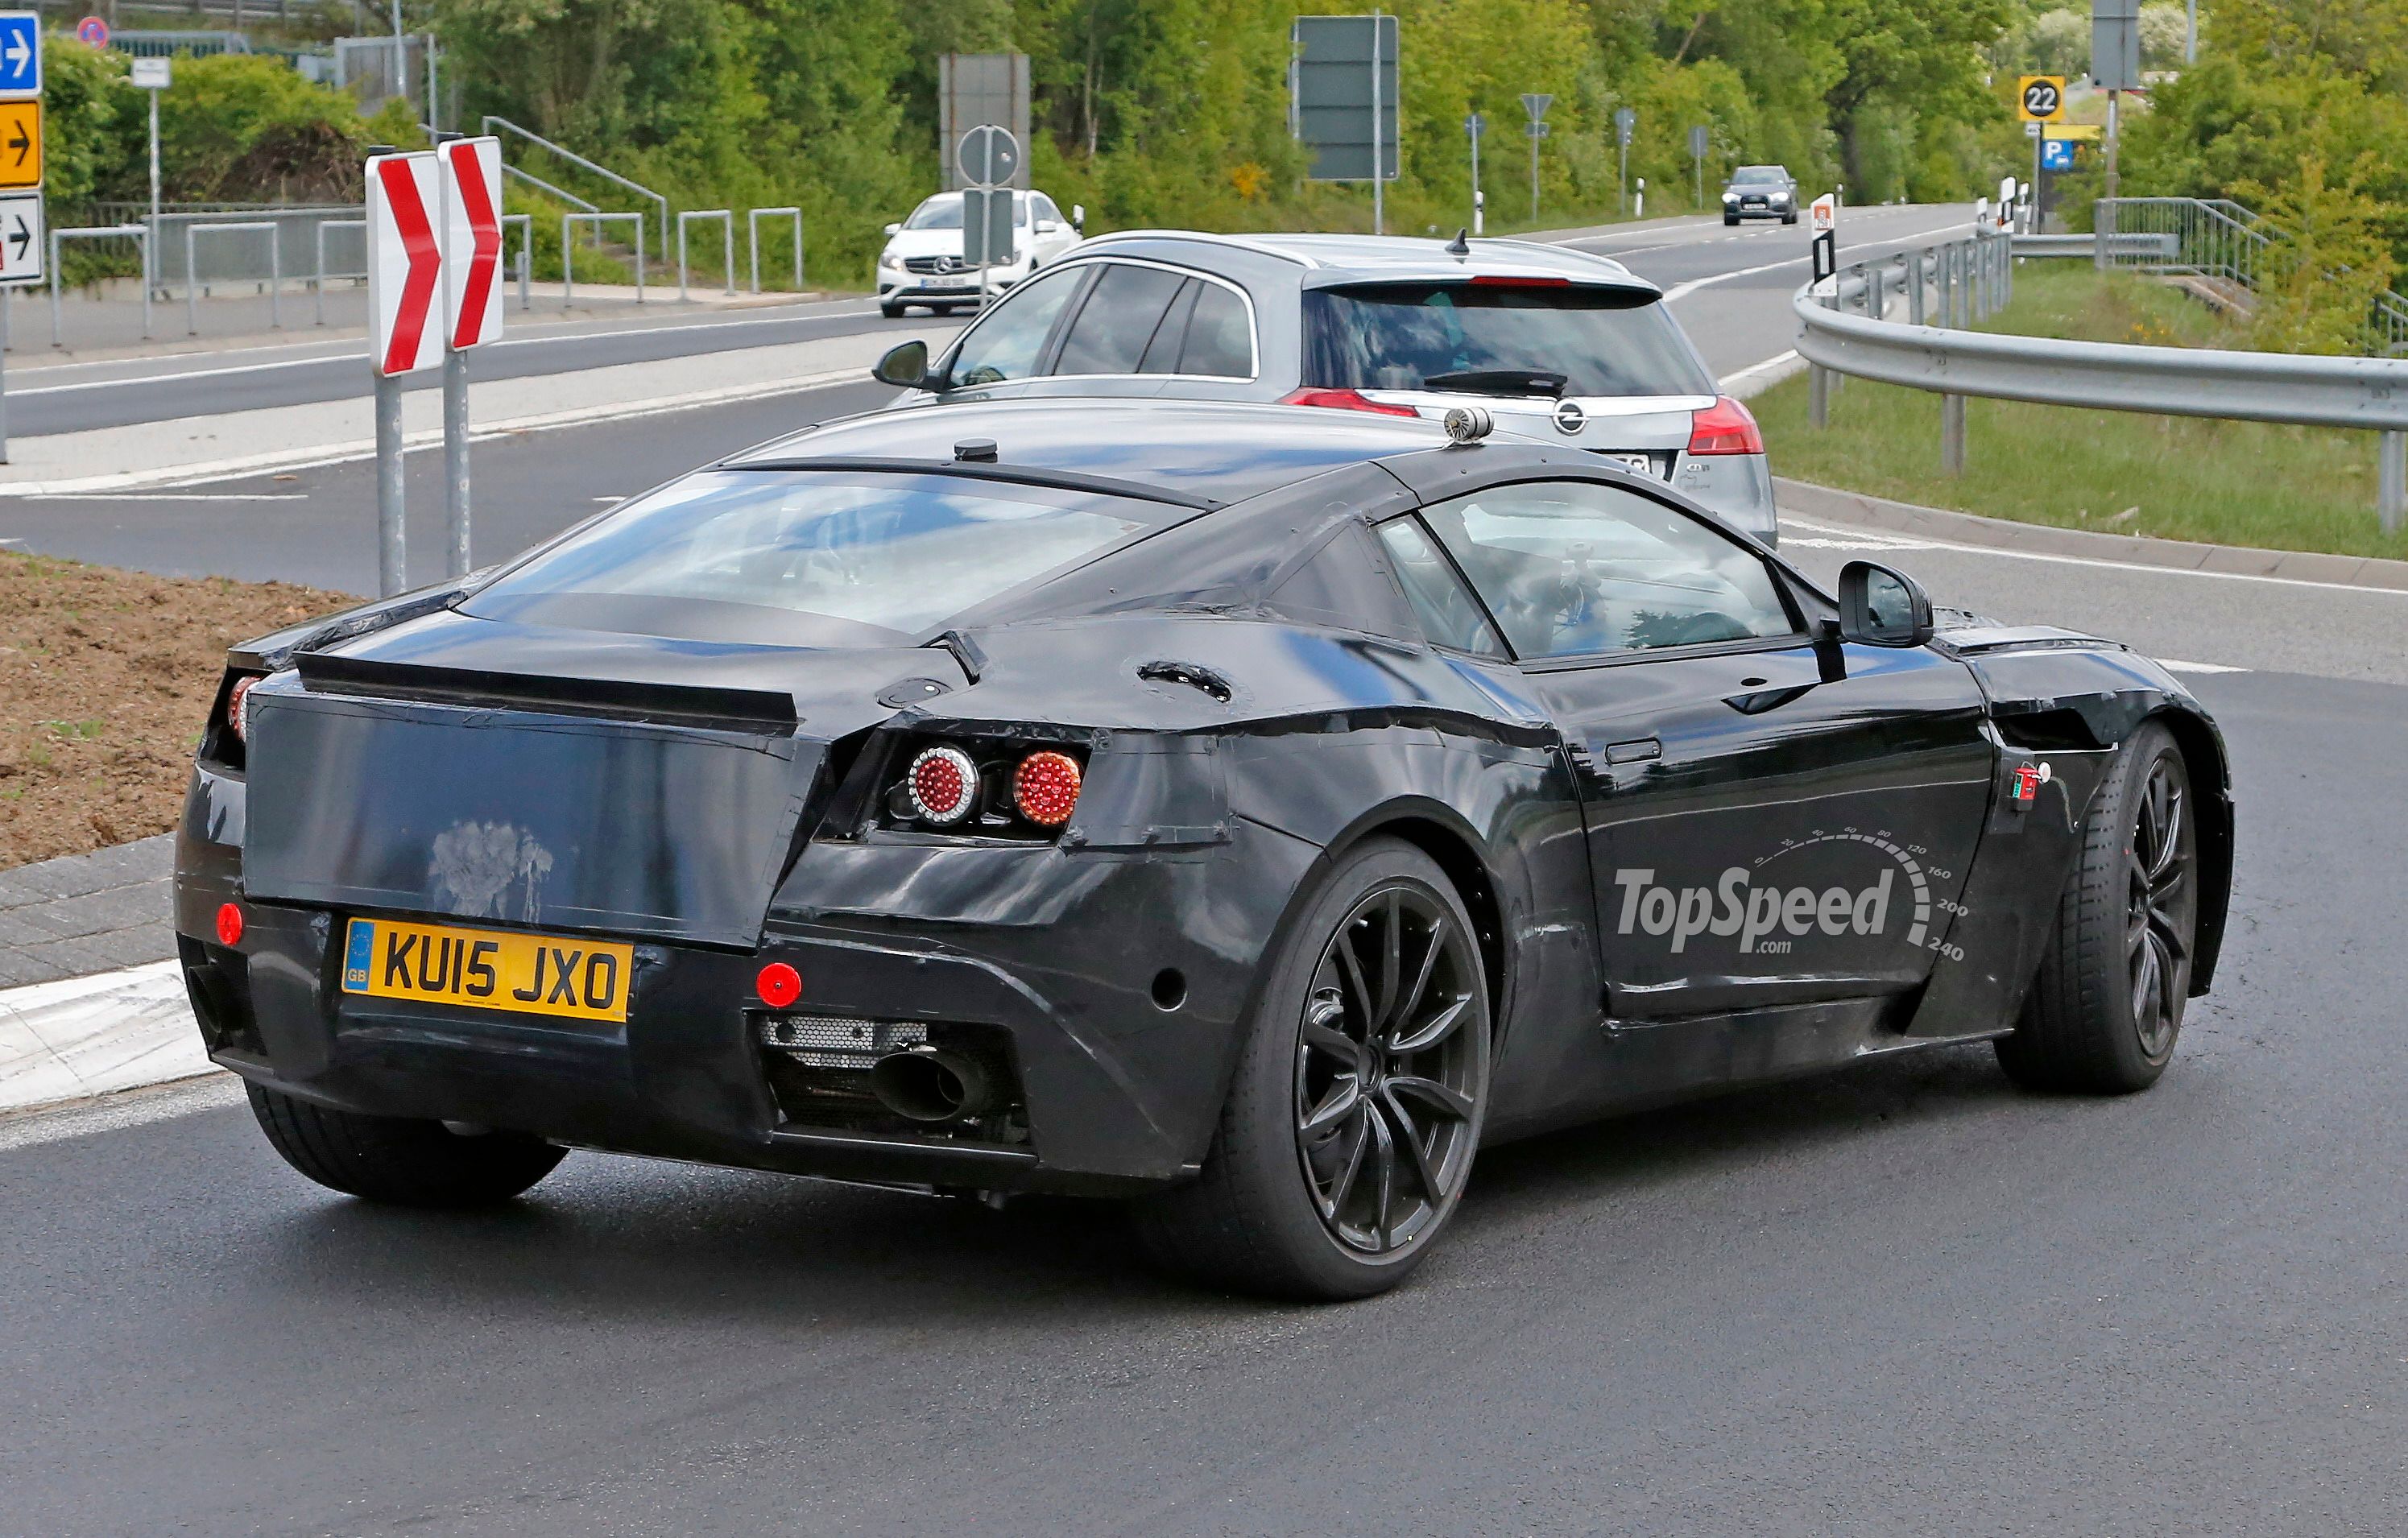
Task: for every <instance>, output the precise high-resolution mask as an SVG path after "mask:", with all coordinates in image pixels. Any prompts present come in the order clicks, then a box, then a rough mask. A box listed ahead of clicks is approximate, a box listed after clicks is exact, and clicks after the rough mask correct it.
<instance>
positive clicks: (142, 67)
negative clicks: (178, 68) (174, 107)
mask: <svg viewBox="0 0 2408 1538" xmlns="http://www.w3.org/2000/svg"><path fill="white" fill-rule="evenodd" d="M174 63H175V61H173V60H171V59H136V60H135V61H134V83H135V84H136V85H137V86H139V87H141V88H142V89H143V90H145V91H165V90H166V89H167V82H168V80H169V79H170V78H172V77H173V67H172V66H173V64H174Z"/></svg>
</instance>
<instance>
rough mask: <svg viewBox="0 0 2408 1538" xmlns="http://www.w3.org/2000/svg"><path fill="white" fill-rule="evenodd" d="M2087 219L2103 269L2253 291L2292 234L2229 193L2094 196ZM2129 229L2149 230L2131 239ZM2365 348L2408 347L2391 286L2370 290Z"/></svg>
mask: <svg viewBox="0 0 2408 1538" xmlns="http://www.w3.org/2000/svg"><path fill="white" fill-rule="evenodd" d="M2092 222H2093V223H2095V224H2096V225H2097V226H2098V228H2099V232H2100V235H2102V236H2104V237H2105V238H2103V239H2101V240H2100V241H2099V243H2098V245H2097V247H2096V249H2095V253H2094V257H2093V260H2095V261H2096V262H2097V263H2098V264H2099V266H2100V269H2101V270H2102V271H2103V270H2105V269H2106V268H2109V267H2120V268H2124V269H2127V270H2129V271H2133V272H2149V273H2168V274H2186V275H2189V276H2192V277H2198V278H2214V279H2218V280H2221V281H2224V282H2228V283H2236V284H2238V285H2240V286H2241V287H2242V288H2244V289H2247V290H2249V291H2250V292H2253V293H2254V292H2257V291H2258V290H2259V288H2260V287H2261V286H2262V285H2263V283H2264V282H2265V280H2266V279H2268V278H2273V277H2277V276H2279V275H2280V274H2281V271H2282V269H2283V263H2284V253H2283V251H2282V250H2281V248H2282V247H2284V246H2286V245H2287V244H2289V242H2290V238H2291V237H2290V235H2289V233H2288V232H2286V231H2285V230H2282V229H2279V228H2277V227H2276V226H2275V225H2273V224H2272V223H2270V222H2268V221H2266V220H2265V219H2263V218H2261V217H2260V216H2258V215H2257V214H2256V213H2254V212H2252V211H2251V210H2250V209H2248V208H2245V207H2243V206H2241V205H2240V204H2238V203H2235V202H2233V201H2232V200H2231V199H2229V198H2200V197H2119V198H2100V199H2099V201H2098V203H2097V205H2096V207H2095V211H2094V216H2093V220H2092ZM2135 235H2139V236H2144V237H2149V238H2146V239H2143V240H2142V241H2138V242H2136V241H2134V240H2133V239H2131V237H2132V236H2135ZM2366 350H2367V351H2368V352H2369V353H2371V354H2372V355H2373V356H2375V357H2394V356H2397V355H2399V354H2401V353H2402V352H2408V296H2403V295H2401V294H2400V293H2399V292H2395V291H2393V290H2390V289H2386V290H2384V291H2383V292H2380V293H2378V294H2377V295H2375V299H2374V305H2373V309H2372V314H2371V315H2370V316H2369V317H2368V319H2367V337H2366Z"/></svg>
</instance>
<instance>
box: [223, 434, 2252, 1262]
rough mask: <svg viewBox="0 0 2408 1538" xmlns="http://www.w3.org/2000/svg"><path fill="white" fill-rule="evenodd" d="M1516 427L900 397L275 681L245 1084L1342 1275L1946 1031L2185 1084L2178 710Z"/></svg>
mask: <svg viewBox="0 0 2408 1538" xmlns="http://www.w3.org/2000/svg"><path fill="white" fill-rule="evenodd" d="M1488 426H1489V424H1488V422H1487V420H1486V418H1485V414H1484V412H1482V411H1481V410H1479V409H1478V408H1476V407H1469V406H1467V407H1460V408H1458V409H1457V410H1456V411H1455V412H1454V413H1452V414H1451V415H1450V416H1449V418H1448V419H1447V420H1446V423H1445V428H1444V430H1443V431H1442V430H1441V426H1440V425H1439V424H1438V423H1435V422H1426V421H1407V420H1391V419H1388V418H1385V417H1381V416H1374V415H1367V414H1360V413H1352V412H1331V411H1311V410H1298V409H1295V408H1292V407H1282V406H1240V405H1227V404H1209V403H1208V404H1197V403H1175V404H1174V403H1163V402H1154V403H1136V402H1113V401H1097V400H1084V401H1076V402H1063V401H1044V400H1038V401H1026V402H1017V403H1009V404H993V405H983V406H935V407H930V408H927V409H923V410H913V411H899V412H883V413H878V414H874V415H871V416H867V417H861V418H854V419H851V420H844V421H839V422H833V423H829V424H827V425H824V426H820V427H816V428H813V429H810V430H809V431H805V432H802V433H798V434H794V435H792V436H789V437H786V438H783V439H781V440H779V441H776V442H773V443H770V444H767V445H765V446H763V447H761V448H758V449H753V450H750V451H747V452H745V453H742V454H738V455H736V456H734V457H732V458H730V459H727V460H724V461H722V462H720V463H716V464H713V465H710V466H709V467H707V468H705V469H703V470H700V471H697V472H695V473H694V474H692V475H689V476H686V477H681V478H680V479H677V480H673V481H671V482H669V483H668V484H667V485H666V486H664V487H662V488H661V489H659V490H657V491H652V492H650V493H647V494H646V495H644V496H642V497H639V498H637V499H635V500H633V501H631V502H629V503H627V504H625V505H624V506H620V507H618V508H616V509H613V510H612V511H610V512H608V513H606V514H603V515H601V516H600V517H598V518H596V519H594V520H589V521H587V522H585V523H583V524H581V525H580V526H579V527H577V528H574V529H572V530H570V531H568V532H567V533H566V534H562V535H560V536H559V537H557V538H555V539H553V540H552V541H551V542H549V543H548V544H545V545H543V546H541V547H538V548H536V549H533V550H531V551H528V552H527V553H525V554H523V555H522V556H520V557H518V558H517V559H515V560H513V561H511V562H509V563H507V564H505V565H503V566H501V567H499V568H496V569H495V570H492V571H489V572H485V573H481V574H479V575H477V576H474V577H469V578H466V579H464V580H462V581H459V582H456V583H453V584H451V585H447V586H444V587H439V588H432V589H427V590H424V591H419V592H416V593H411V594H409V595H406V596H403V597H400V598H397V599H393V600H389V601H386V602H383V603H379V604H371V605H366V606H364V607H361V608H358V609H355V610H353V611H351V613H349V614H347V615H343V616H340V617H338V618H337V619H330V620H322V621H316V622H313V623H311V624H309V625H307V626H304V627H300V628H297V629H294V630H290V631H286V632H283V633H280V634H275V635H270V636H265V637H263V638H261V639H260V640H257V641H254V642H251V643H250V644H247V645H244V646H240V647H237V648H234V650H233V652H232V653H231V654H230V656H229V658H228V660H227V668H226V673H225V676H224V683H223V686H222V689H221V691H219V695H218V698H217V701H216V704H215V705H214V707H213V709H212V710H211V713H210V716H209V719H208V722H207V723H206V728H207V729H206V734H205V736H204V738H203V740H202V743H201V746H200V748H199V752H198V757H197V762H195V764H194V766H193V776H192V783H191V790H190V793H189V797H188V800H187V804H186V808H185V813H184V817H183V821H182V826H181V830H180V833H179V837H178V844H177V853H176V928H177V932H178V938H177V944H178V947H179V956H180V959H181V963H182V967H183V972H184V975H185V977H186V979H187V982H188V984H189V988H190V992H191V997H192V1001H193V1009H194V1012H195V1015H196V1017H197V1018H198V1021H199V1027H200V1030H201V1032H202V1034H203V1036H204V1038H205V1040H206V1044H207V1047H208V1052H209V1055H210V1056H211V1058H212V1059H213V1060H214V1061H217V1062H219V1063H221V1064H222V1065H223V1066H225V1067H227V1068H229V1069H231V1070H233V1071H234V1072H235V1073H236V1074H238V1075H241V1076H242V1077H243V1079H244V1080H245V1081H246V1082H247V1084H248V1086H249V1093H250V1099H251V1106H252V1108H253V1111H254V1112H255V1114H256V1116H257V1118H258V1121H259V1123H260V1126H261V1127H262V1129H263V1130H264V1132H265V1135H266V1137H267V1139H268V1140H269V1142H270V1143H271V1144H272V1145H273V1146H275V1148H276V1149H277V1150H278V1151H279V1153H280V1154H281V1155H282V1156H283V1157H284V1159H285V1160H286V1161H289V1162H290V1163H291V1164H292V1165H293V1166H294V1168H295V1169H297V1170H299V1171H300V1172H301V1173H302V1174H304V1175H308V1176H309V1177H310V1178H312V1179H314V1180H316V1181H319V1182H321V1183H322V1184H323V1185H325V1186H328V1187H330V1188H332V1189H336V1190H338V1191H345V1192H350V1193H352V1194H354V1195H356V1196H359V1197H363V1198H366V1199H368V1200H372V1201H383V1202H393V1203H412V1204H417V1205H423V1206H463V1205H470V1204H475V1203H492V1202H497V1201H503V1200H508V1199H509V1198H512V1197H515V1196H516V1195H518V1194H519V1193H520V1192H522V1191H523V1190H525V1189H528V1188H529V1187H532V1186H534V1185H535V1184H536V1183H537V1182H538V1181H539V1180H541V1179H542V1178H543V1177H544V1175H546V1174H548V1173H549V1172H550V1171H551V1170H552V1167H553V1166H554V1165H555V1164H556V1163H558V1162H559V1161H560V1160H561V1158H562V1157H563V1154H564V1151H565V1150H566V1149H569V1148H572V1147H574V1148H587V1149H596V1150H604V1151H620V1152H625V1153H634V1154H646V1155H654V1156H662V1157H668V1158H676V1159H685V1160H697V1161H706V1162H711V1163H717V1164H724V1165H732V1166H740V1167H746V1168H752V1169H757V1170H766V1171H775V1172H781V1173H786V1174H791V1175H818V1176H827V1177H833V1178H839V1179H847V1180H856V1181H867V1182H873V1183H879V1184H884V1185H890V1186H903V1187H910V1188H914V1189H921V1190H927V1191H943V1192H959V1193H965V1194H968V1193H1003V1192H1012V1191H1056V1192H1067V1193H1073V1194H1080V1195H1086V1196H1093V1197H1100V1198H1111V1199H1115V1200H1118V1201H1122V1202H1125V1203H1126V1204H1127V1205H1128V1208H1129V1210H1130V1212H1131V1214H1132V1217H1133V1219H1134V1225H1135V1228H1136V1231H1137V1232H1138V1233H1139V1234H1140V1237H1141V1238H1142V1240H1143V1241H1144V1242H1145V1243H1146V1244H1147V1245H1148V1246H1150V1247H1151V1249H1152V1250H1153V1251H1154V1253H1155V1254H1156V1255H1157V1256H1159V1257H1161V1258H1162V1259H1163V1260H1165V1261H1166V1262H1167V1263H1169V1264H1171V1265H1173V1266H1175V1267H1177V1268H1179V1269H1181V1270H1183V1271H1184V1272H1186V1273H1188V1274H1190V1275H1196V1276H1198V1277H1202V1278H1205V1279H1207V1280H1209V1281H1211V1282H1213V1283H1216V1284H1219V1285H1226V1286H1233V1287H1239V1288H1243V1289H1252V1290H1256V1291H1260V1292H1264V1293H1269V1294H1276V1295H1283V1296H1291V1297H1305V1298H1342V1297H1354V1296H1361V1295H1364V1294H1368V1293H1371V1292H1376V1291H1379V1290H1381V1289H1385V1288H1387V1287H1390V1286H1393V1285H1394V1284H1395V1283H1396V1282H1397V1281H1398V1279H1399V1278H1401V1277H1402V1276H1403V1275H1405V1274H1406V1273H1407V1272H1409V1271H1410V1270H1411V1269H1412V1267H1413V1266H1414V1265H1416V1264H1417V1263H1419V1262H1420V1261H1421V1260H1422V1259H1423V1258H1424V1257H1425V1256H1426V1255H1427V1254H1428V1253H1429V1251H1430V1248H1431V1246H1433V1245H1434V1244H1435V1243H1436V1242H1437V1241H1438V1240H1439V1238H1440V1236H1441V1233H1442V1232H1443V1231H1444V1230H1445V1228H1446V1226H1447V1224H1448V1221H1449V1219H1450V1218H1451V1216H1452V1215H1453V1214H1454V1213H1455V1211H1456V1210H1457V1206H1458V1203H1459V1201H1460V1199H1461V1197H1462V1195H1463V1192H1464V1190H1465V1187H1466V1183H1467V1180H1468V1178H1469V1173H1470V1170H1471V1167H1472V1164H1473V1161H1474V1158H1475V1155H1476V1154H1477V1152H1478V1150H1479V1148H1480V1147H1481V1146H1483V1145H1484V1144H1487V1143H1494V1142H1497V1141H1498V1140H1501V1139H1505V1138H1511V1137H1517V1136H1523V1135H1527V1134H1529V1133H1533V1132H1541V1131H1543V1130H1546V1129H1549V1128H1554V1127H1558V1126H1563V1125H1566V1124H1569V1123H1572V1122H1577V1121H1580V1120H1583V1119H1585V1118H1594V1117H1598V1116H1600V1115H1603V1114H1606V1113H1609V1112H1612V1111H1614V1110H1617V1109H1621V1108H1627V1107H1630V1106H1635V1105H1641V1104H1655V1103H1660V1102H1662V1101H1666V1100H1670V1099H1675V1098H1678V1097H1681V1096H1684V1095H1691V1094H1696V1093H1699V1092H1703V1091H1708V1090H1712V1089H1719V1088H1722V1087H1725V1086H1728V1085H1733V1084H1741V1083H1747V1082H1753V1081H1759V1080H1766V1079H1772V1078H1778V1077H1781V1076H1784V1075H1795V1074H1799V1073H1804V1072H1808V1071H1811V1070H1814V1069H1819V1068H1825V1067H1829V1066H1834V1065H1838V1064H1842V1063H1847V1062H1852V1061H1859V1060H1861V1059H1863V1058H1866V1057H1868V1056H1871V1055H1876V1054H1883V1053H1892V1052H1901V1051H1909V1050H1915V1049H1923V1048H1929V1047H1942V1046H1948V1045H1952V1044H1962V1043H1968V1042H1982V1041H1987V1042H1993V1043H1995V1044H1996V1049H1997V1055H1998V1058H1999V1061H2000V1063H2001V1064H2002V1065H2003V1066H2004V1068H2005V1070H2006V1072H2007V1073H2008V1074H2009V1075H2011V1076H2013V1077H2014V1079H2016V1080H2017V1081H2018V1082H2021V1083H2025V1084H2029V1085H2035V1086H2046V1087H2051V1088H2056V1089H2071V1090H2081V1091H2090V1092H2117V1091H2128V1090H2134V1089H2143V1088H2144V1087H2146V1086H2147V1085H2149V1084H2150V1083H2151V1082H2153V1081H2154V1080H2155V1079H2156V1078H2157V1075H2159V1074H2160V1073H2161V1072H2162V1071H2163V1069H2164V1068H2165V1066H2166V1063H2167V1061H2168V1060H2169V1058H2170V1057H2171V1054H2172V1051H2173V1048H2174V1043H2175V1038H2176V1035H2177V1033H2178V1032H2179V1031H2180V1029H2181V1026H2182V1021H2183V1011H2184V1004H2185V1001H2186V999H2187V998H2189V997H2192V996H2195V995H2197V994H2199V993H2200V992H2203V991H2204V990H2206V988H2207V986H2208V982H2209V979H2210V976H2211V975H2212V974H2213V972H2214V966H2215V960H2216V952H2217V947H2218V943H2219V940H2220V937H2221V934H2222V930H2223V924H2224V914H2225V903H2226V893H2227V890H2228V886H2229V872H2230V867H2231V847H2232V819H2231V805H2230V799H2229V791H2228V778H2227V774H2226V762H2225V754H2224V749H2223V747H2222V743H2221V739H2220V738H2219V736H2218V734H2217V732H2216V730H2215V727H2214V724H2213V723H2212V721H2211V720H2210V719H2209V718H2208V716H2207V714H2206V712H2205V711H2204V710H2202V709H2201V708H2200V705H2199V704H2198V702H2197V701H2196V700H2194V699H2193V698H2192V697H2191V696H2190V695H2189V694H2188V693H2187V692H2186V691H2184V689H2183V688H2182V686H2181V685H2180V684H2179V683H2178V682H2177V681H2176V680H2175V679H2174V678H2173V677H2172V676H2170V675H2168V674H2167V673H2166V672H2165V670H2164V669H2162V668H2160V667H2159V666H2158V665H2157V664H2156V663H2155V662H2151V661H2149V660H2148V659H2146V658H2144V657H2141V656H2138V655H2136V654H2134V653H2133V652H2131V651H2129V650H2128V649H2126V648H2122V647H2120V646H2117V645H2114V644H2113V643H2111V642H2106V641H2100V640H2097V639H2093V638H2090V637H2086V636H2081V635H2076V634H2070V633H2067V632H2063V631H2056V630H2045V629H2014V628H2005V627H2000V626H1997V625H1992V624H1987V623H1985V622H1978V621H1975V620H1973V619H1971V618H1970V617H1968V616H1962V615H1953V614H1947V615H1943V616H1942V618H1943V619H1947V620H1948V623H1947V625H1946V626H1945V627H1944V628H1935V621H1934V613H1933V610H1932V608H1931V605H1930V604H1929V601H1928V599H1927V598H1926V597H1925V596H1924V595H1923V593H1922V591H1921V590H1920V589H1918V588H1917V587H1916V585H1915V584H1914V582H1913V581H1912V580H1911V579H1909V578H1907V577H1904V576H1902V575H1900V574H1899V573H1897V572H1894V571H1891V570H1888V569H1885V568H1884V567H1881V566H1876V565H1871V564H1868V563H1861V562H1859V563H1851V564H1850V565H1849V566H1848V567H1847V568H1846V569H1845V570H1844V572H1843V573H1842V578H1841V581H1840V583H1839V591H1838V592H1837V593H1836V595H1834V594H1829V593H1826V592H1824V591H1820V590H1818V589H1817V588H1816V587H1815V585H1814V584H1813V583H1812V582H1810V581H1808V580H1807V579H1806V578H1805V577H1802V576H1800V575H1799V573H1798V571H1796V570H1795V569H1794V568H1793V567H1791V566H1789V565H1788V564H1786V563H1785V562H1784V561H1782V560H1781V559H1780V558H1779V557H1778V556H1777V555H1775V554H1774V553H1773V552H1772V551H1771V550H1770V549H1769V548H1766V547H1765V546H1763V545H1761V544H1759V543H1757V542H1756V541H1754V540H1751V539H1749V538H1747V537H1745V536H1744V535H1742V534H1736V533H1734V532H1733V531H1732V530H1731V529H1730V528H1729V527H1728V526H1727V524H1725V523H1724V522H1722V521H1721V520H1717V519H1715V518H1713V517H1712V516H1710V515H1709V514H1707V513H1706V512H1705V511H1704V510H1702V509H1701V508H1699V506H1697V505H1696V504H1695V503H1693V502H1691V501H1689V500H1687V499H1685V498H1684V497H1683V496H1682V495H1681V494H1680V493H1679V492H1678V491H1675V490H1674V489H1673V488H1671V487H1670V486H1667V485H1666V484H1665V483H1664V482H1663V481H1662V480H1661V479H1659V478H1657V477H1654V476H1652V475H1646V474H1641V473H1638V472H1634V471H1632V470H1629V469H1627V468H1625V467H1623V466H1621V465H1619V464H1616V463H1613V462H1612V461H1609V460H1605V459H1600V458H1599V457H1598V456H1596V455H1594V454H1589V453H1584V452H1583V451H1581V450H1579V449H1573V448H1568V447H1561V446H1556V445H1549V444H1538V443H1531V442H1527V441H1521V440H1514V439H1510V438H1506V437H1503V436H1501V435H1489V434H1488V432H1487V429H1488Z"/></svg>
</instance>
